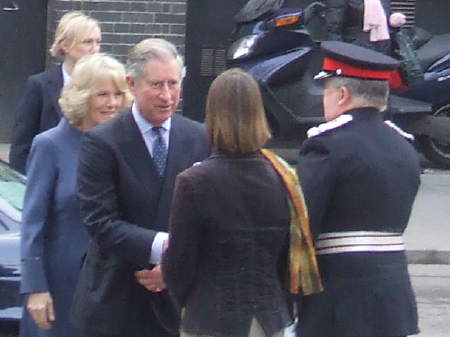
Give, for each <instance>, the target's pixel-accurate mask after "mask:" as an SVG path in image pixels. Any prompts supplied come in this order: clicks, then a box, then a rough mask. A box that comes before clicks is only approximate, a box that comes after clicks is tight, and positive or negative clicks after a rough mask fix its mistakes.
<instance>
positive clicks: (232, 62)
mask: <svg viewBox="0 0 450 337" xmlns="http://www.w3.org/2000/svg"><path fill="white" fill-rule="evenodd" d="M282 4H283V1H282V0H271V1H268V0H250V1H249V2H248V3H247V4H246V5H245V6H244V7H243V8H242V9H241V11H239V12H238V13H237V15H236V16H235V22H236V29H235V31H234V32H233V34H232V37H231V38H232V41H233V43H232V44H231V45H230V47H229V49H228V55H227V64H228V67H239V68H242V69H244V70H246V71H247V72H249V73H250V74H252V75H253V76H254V77H255V78H256V80H257V81H258V83H259V84H260V88H261V92H262V95H263V100H264V105H265V109H266V114H267V118H268V121H269V124H270V126H271V129H272V132H273V133H274V136H275V138H277V139H287V140H289V139H294V138H297V139H298V138H299V136H300V137H301V138H304V137H305V131H306V130H307V129H308V128H309V127H311V126H313V125H317V124H319V123H322V122H324V118H323V107H322V93H323V88H322V87H321V85H320V84H319V83H316V81H314V80H313V76H314V75H315V74H317V73H318V72H319V71H320V69H321V66H322V60H323V55H322V52H321V50H320V48H319V46H320V41H321V40H323V39H325V38H326V22H325V10H326V7H325V5H324V4H322V3H320V2H313V3H311V4H310V5H308V6H307V7H305V8H304V9H301V8H282ZM416 52H417V55H418V58H419V60H420V63H421V65H422V68H423V69H425V71H424V79H423V80H422V81H418V82H415V83H413V84H409V85H404V86H403V88H402V89H399V90H393V91H392V93H391V96H390V103H389V109H387V111H388V114H389V116H388V117H389V119H392V120H394V122H396V123H398V124H399V125H400V126H401V127H402V128H403V129H404V130H405V131H407V132H410V133H412V134H414V135H415V136H416V141H417V144H418V146H419V148H420V149H421V150H422V152H423V153H424V155H425V156H426V157H427V158H428V159H430V160H431V161H433V162H435V163H437V164H440V165H443V166H446V167H450V118H449V117H450V34H443V35H437V36H430V37H429V39H428V41H426V40H425V41H422V43H421V45H420V46H418V49H417V50H416Z"/></svg>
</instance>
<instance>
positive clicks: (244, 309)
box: [163, 152, 291, 337]
mask: <svg viewBox="0 0 450 337" xmlns="http://www.w3.org/2000/svg"><path fill="white" fill-rule="evenodd" d="M172 210H173V213H172V217H171V221H170V244H169V249H168V252H167V254H166V256H165V259H164V263H163V272H164V278H165V280H166V282H167V285H168V287H169V292H170V293H171V294H172V295H173V297H174V298H175V300H176V301H177V303H178V304H179V305H180V306H181V307H184V308H185V311H184V315H183V318H182V322H181V329H182V330H184V331H186V332H190V333H194V334H199V335H202V336H203V335H208V336H233V337H246V336H248V333H249V329H250V325H251V322H252V319H253V318H256V319H257V320H258V322H259V323H260V325H261V326H262V327H263V329H264V331H265V332H266V334H267V336H272V335H273V334H274V333H275V332H278V331H280V330H281V329H282V328H284V327H285V326H286V325H288V324H289V322H290V321H291V319H290V315H289V312H288V305H287V301H286V297H285V294H286V292H285V290H284V282H283V281H282V280H283V279H284V278H285V276H286V273H287V272H286V262H287V255H286V254H287V245H288V237H289V220H290V213H289V207H288V203H287V194H286V189H285V187H284V184H283V183H282V182H281V180H280V178H279V176H278V175H277V173H276V172H275V170H274V169H273V167H272V165H271V164H270V163H269V162H268V161H267V160H266V159H265V158H264V157H263V156H262V155H261V154H260V153H259V152H258V153H254V154H251V155H243V156H237V157H236V156H235V157H231V156H225V155H220V154H215V155H212V156H211V157H209V158H208V159H206V160H205V161H203V162H202V163H201V164H200V165H196V166H194V167H192V168H190V169H188V170H186V171H184V172H183V173H182V174H180V175H179V176H178V178H177V183H176V188H175V195H174V201H173V208H172Z"/></svg>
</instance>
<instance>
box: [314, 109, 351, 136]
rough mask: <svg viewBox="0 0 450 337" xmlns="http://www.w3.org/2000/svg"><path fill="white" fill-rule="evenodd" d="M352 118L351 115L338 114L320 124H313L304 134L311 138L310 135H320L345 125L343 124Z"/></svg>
mask: <svg viewBox="0 0 450 337" xmlns="http://www.w3.org/2000/svg"><path fill="white" fill-rule="evenodd" d="M352 120H353V116H352V115H340V116H339V117H338V118H336V119H333V120H332V121H329V122H326V123H322V124H319V125H318V126H314V127H312V128H310V129H309V130H308V131H307V132H306V135H307V136H308V138H311V137H314V136H317V135H320V134H321V133H324V132H326V131H329V130H333V129H336V128H338V127H340V126H342V125H345V124H347V123H349V122H351V121H352Z"/></svg>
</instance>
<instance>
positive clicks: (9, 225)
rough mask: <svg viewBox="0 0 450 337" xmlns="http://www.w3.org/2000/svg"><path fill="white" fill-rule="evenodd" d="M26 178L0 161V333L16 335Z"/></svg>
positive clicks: (19, 304) (20, 314)
mask: <svg viewBox="0 0 450 337" xmlns="http://www.w3.org/2000/svg"><path fill="white" fill-rule="evenodd" d="M25 183H26V179H25V177H24V176H22V175H21V174H19V173H17V172H16V171H14V170H13V169H11V168H10V167H9V166H8V164H6V163H5V162H3V161H0V336H5V335H7V336H13V335H17V333H18V329H19V328H18V327H19V321H20V318H21V316H22V299H21V296H20V295H19V285H20V223H21V218H22V206H23V199H24V195H25Z"/></svg>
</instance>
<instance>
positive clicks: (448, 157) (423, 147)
mask: <svg viewBox="0 0 450 337" xmlns="http://www.w3.org/2000/svg"><path fill="white" fill-rule="evenodd" d="M434 116H441V117H448V118H450V105H445V106H442V107H440V108H439V109H438V110H436V112H435V113H434ZM416 141H417V145H418V147H419V150H420V151H421V152H422V153H423V155H424V156H425V157H426V158H427V159H428V160H430V161H431V162H433V163H435V164H437V165H439V166H442V167H444V168H447V169H450V142H447V143H444V142H442V141H438V140H436V139H434V138H432V137H430V136H426V135H421V136H417V137H416Z"/></svg>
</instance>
